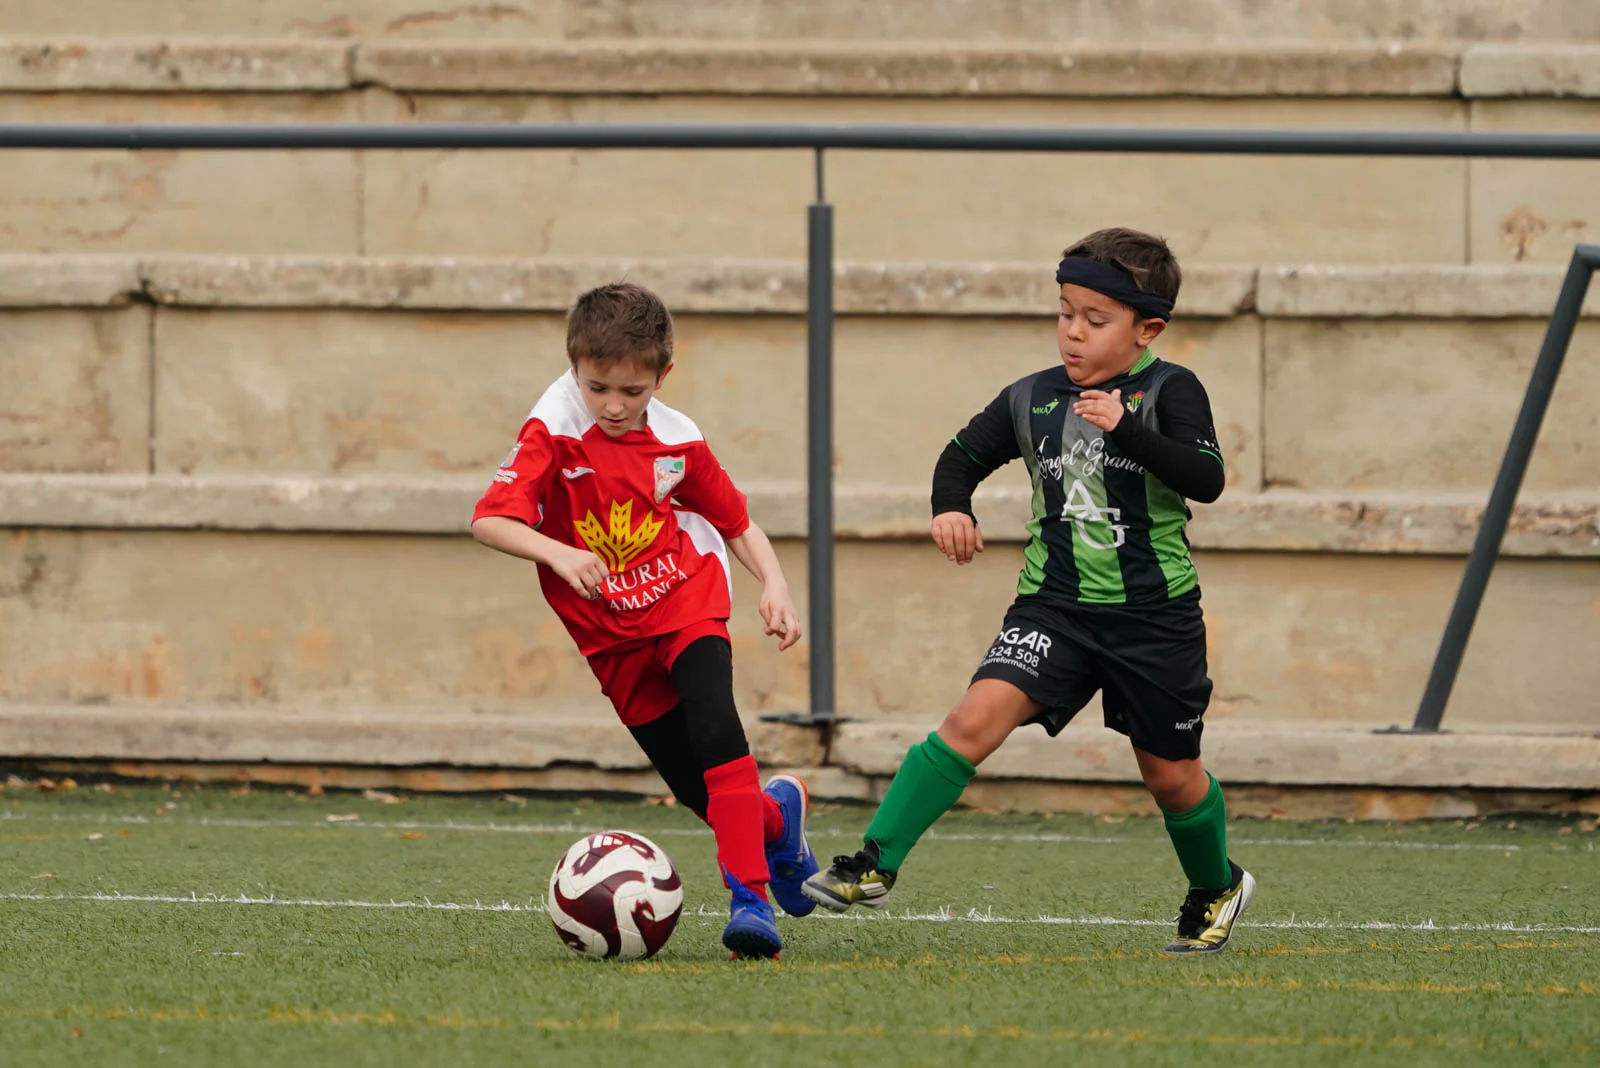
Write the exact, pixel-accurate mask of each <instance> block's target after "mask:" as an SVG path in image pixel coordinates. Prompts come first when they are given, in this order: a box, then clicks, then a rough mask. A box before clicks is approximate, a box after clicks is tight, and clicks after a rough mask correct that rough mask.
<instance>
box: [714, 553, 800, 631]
mask: <svg viewBox="0 0 1600 1068" xmlns="http://www.w3.org/2000/svg"><path fill="white" fill-rule="evenodd" d="M728 548H729V550H730V551H732V553H733V555H734V556H735V557H737V558H738V560H739V562H740V563H741V564H743V565H744V566H745V570H746V571H749V572H750V574H752V575H754V576H755V577H756V580H757V581H758V582H760V583H761V605H760V609H759V610H760V612H761V621H762V622H763V623H765V624H766V627H767V633H768V634H777V635H780V636H781V640H780V641H779V642H778V651H779V652H780V653H781V652H783V651H784V650H785V649H787V648H789V647H790V646H791V645H793V644H794V643H795V642H797V641H799V640H800V613H799V611H798V610H796V608H795V606H794V599H793V598H792V597H790V596H789V583H788V581H787V580H786V579H785V578H784V577H783V566H782V565H781V564H779V563H778V554H777V553H776V552H775V551H773V548H772V542H771V541H769V540H767V535H766V533H765V532H764V531H763V530H762V529H761V528H760V527H758V526H756V525H755V524H754V523H751V524H750V525H749V526H748V527H746V528H745V532H744V533H743V534H740V535H739V536H738V537H737V538H729V539H728Z"/></svg>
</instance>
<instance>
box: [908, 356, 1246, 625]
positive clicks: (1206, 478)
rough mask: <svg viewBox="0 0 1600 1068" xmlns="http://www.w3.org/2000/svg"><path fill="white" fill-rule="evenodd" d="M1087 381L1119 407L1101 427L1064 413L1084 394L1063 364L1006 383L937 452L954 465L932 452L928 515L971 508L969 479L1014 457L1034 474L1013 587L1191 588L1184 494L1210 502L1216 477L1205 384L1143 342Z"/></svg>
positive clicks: (1150, 599) (1073, 596)
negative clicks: (1117, 415)
mask: <svg viewBox="0 0 1600 1068" xmlns="http://www.w3.org/2000/svg"><path fill="white" fill-rule="evenodd" d="M1092 388H1094V389H1098V390H1101V391H1103V392H1106V393H1110V392H1112V391H1113V390H1119V389H1120V390H1121V391H1122V402H1123V406H1124V411H1123V414H1122V417H1121V419H1120V420H1119V421H1118V423H1117V425H1116V427H1115V428H1114V429H1113V430H1112V431H1111V432H1110V433H1103V432H1102V431H1101V430H1100V429H1099V428H1098V427H1096V426H1094V425H1093V424H1092V423H1090V422H1088V421H1087V420H1085V419H1083V418H1082V417H1080V416H1078V415H1075V414H1074V413H1073V405H1074V403H1075V402H1076V401H1077V399H1078V396H1079V394H1081V393H1082V392H1084V391H1083V389H1082V388H1080V387H1079V386H1076V385H1074V384H1073V383H1072V381H1071V379H1069V378H1068V377H1067V371H1066V368H1065V367H1061V366H1057V367H1053V368H1051V369H1050V370H1047V371H1041V372H1039V373H1038V374H1034V375H1029V376H1028V377H1026V378H1023V379H1021V380H1019V381H1017V382H1014V383H1012V384H1011V385H1010V386H1007V387H1006V388H1005V389H1004V390H1002V391H1001V393H1000V395H999V396H998V397H996V398H995V399H994V401H993V402H992V403H990V405H989V406H988V407H987V408H985V409H984V410H983V411H982V412H980V413H979V414H978V415H976V416H974V417H973V419H972V421H971V422H970V423H968V424H967V426H966V428H965V429H963V430H962V431H961V433H960V434H958V435H957V436H956V439H955V441H954V443H953V444H952V446H951V448H949V449H947V450H946V452H947V454H948V455H949V456H950V458H951V460H952V461H953V463H952V464H947V462H946V460H945V459H944V458H941V460H940V469H939V471H936V473H935V479H934V500H933V506H934V512H935V514H938V513H940V512H945V511H952V510H954V511H964V512H967V513H968V514H970V513H971V500H972V490H973V488H975V487H976V485H977V483H978V481H980V480H981V479H983V478H984V477H987V475H989V474H990V473H992V472H993V471H995V470H996V469H997V468H999V467H1001V466H1002V465H1004V464H1006V463H1008V462H1010V461H1011V460H1014V459H1018V458H1021V459H1022V460H1024V461H1025V462H1026V463H1027V465H1028V474H1029V476H1030V478H1031V479H1032V481H1033V518H1032V519H1031V520H1029V522H1028V532H1029V534H1031V535H1032V537H1031V539H1030V540H1029V542H1028V547H1027V549H1026V550H1025V552H1024V554H1023V559H1024V563H1023V567H1022V575H1021V578H1020V580H1019V582H1018V585H1017V592H1018V594H1019V595H1022V596H1029V597H1034V598H1037V599H1038V600H1040V601H1041V602H1044V603H1058V604H1107V605H1111V604H1121V605H1140V604H1155V603H1161V602H1165V601H1168V600H1171V599H1172V598H1175V597H1180V596H1183V595H1184V594H1187V593H1190V592H1191V591H1193V590H1195V589H1196V588H1197V587H1198V585H1199V578H1198V576H1197V575H1196V574H1195V568H1194V561H1193V560H1192V559H1191V557H1190V554H1189V539H1188V537H1187V536H1186V534H1185V527H1186V525H1187V523H1188V521H1189V515H1190V513H1189V507H1188V505H1187V503H1186V502H1185V498H1186V497H1188V498H1192V499H1195V500H1201V501H1211V500H1215V499H1216V498H1217V496H1218V495H1220V494H1221V492H1222V484H1223V470H1222V454H1221V450H1220V449H1218V447H1217V444H1216V431H1215V429H1214V427H1213V425H1212V417H1211V404H1210V401H1209V400H1208V398H1207V397H1206V392H1205V388H1204V387H1203V386H1202V385H1201V384H1200V380H1199V379H1198V378H1196V377H1195V375H1194V372H1192V371H1190V370H1189V369H1188V368H1186V367H1183V366H1181V365H1179V364H1174V363H1168V362H1166V361H1164V360H1159V359H1157V358H1156V357H1155V356H1153V355H1152V354H1151V353H1150V352H1149V351H1148V350H1147V351H1146V352H1145V354H1144V356H1143V358H1141V359H1140V360H1139V362H1138V363H1136V364H1135V365H1134V366H1133V367H1132V368H1130V369H1129V370H1128V371H1127V372H1126V373H1124V374H1122V375H1119V376H1118V377H1116V378H1114V379H1112V380H1110V381H1108V382H1103V383H1100V384H1099V385H1097V386H1094V387H1092ZM952 466H956V467H960V468H962V469H963V470H961V471H959V472H956V473H951V472H950V471H949V468H951V467H952ZM941 471H942V472H945V474H944V475H941V474H940V472H941Z"/></svg>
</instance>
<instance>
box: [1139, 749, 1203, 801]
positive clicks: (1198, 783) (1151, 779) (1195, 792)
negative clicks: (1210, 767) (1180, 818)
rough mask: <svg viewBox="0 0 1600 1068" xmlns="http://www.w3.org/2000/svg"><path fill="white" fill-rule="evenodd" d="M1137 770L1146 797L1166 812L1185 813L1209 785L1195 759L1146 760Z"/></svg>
mask: <svg viewBox="0 0 1600 1068" xmlns="http://www.w3.org/2000/svg"><path fill="white" fill-rule="evenodd" d="M1139 770H1140V771H1141V772H1142V773H1143V775H1144V784H1145V787H1146V788H1147V789H1148V790H1149V791H1150V796H1151V797H1152V798H1154V799H1155V802H1156V804H1158V805H1160V806H1161V807H1162V808H1163V809H1165V810H1166V811H1168V812H1186V811H1188V810H1189V809H1191V808H1193V807H1194V806H1196V805H1198V804H1199V803H1200V802H1201V801H1203V800H1205V796H1206V790H1207V789H1208V788H1209V786H1210V784H1211V781H1210V779H1208V778H1207V777H1206V773H1205V770H1204V769H1203V768H1202V767H1201V766H1200V762H1199V761H1198V760H1163V761H1160V762H1159V763H1157V762H1154V761H1150V762H1145V764H1144V766H1143V767H1141V768H1140V769H1139Z"/></svg>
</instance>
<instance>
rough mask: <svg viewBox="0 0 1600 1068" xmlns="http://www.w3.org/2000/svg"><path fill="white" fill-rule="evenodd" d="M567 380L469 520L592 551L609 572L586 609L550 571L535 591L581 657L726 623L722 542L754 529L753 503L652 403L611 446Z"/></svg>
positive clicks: (685, 424) (699, 443)
mask: <svg viewBox="0 0 1600 1068" xmlns="http://www.w3.org/2000/svg"><path fill="white" fill-rule="evenodd" d="M578 390H579V387H578V383H577V381H576V380H575V379H574V378H573V376H572V375H571V374H564V375H562V376H561V377H560V378H559V379H557V380H556V381H555V383H554V384H552V385H551V386H550V388H549V389H547V390H546V391H545V394H544V396H543V397H542V398H540V400H539V403H538V404H536V405H534V408H533V411H532V412H531V413H530V414H529V416H528V421H527V422H526V423H524V424H523V427H522V433H521V434H520V435H519V436H518V438H517V444H516V447H515V448H513V449H512V450H511V454H510V455H509V456H507V457H506V458H505V461H504V462H503V463H502V464H501V466H500V469H499V470H498V471H496V472H495V476H494V482H493V483H492V484H491V485H490V486H489V490H488V492H486V493H485V494H484V495H483V499H482V500H480V501H479V502H478V507H477V509H476V510H475V511H474V512H473V520H474V521H476V520H479V519H482V518H483V517H485V516H509V517H511V518H513V519H520V520H521V521H522V522H524V523H526V524H528V525H529V526H530V527H533V528H535V529H536V530H538V531H540V532H541V533H542V534H544V535H546V536H547V537H551V538H554V539H555V540H557V541H559V542H563V543H565V544H567V545H572V546H575V547H577V548H581V549H588V550H589V551H590V552H592V553H594V554H595V555H596V556H598V557H599V558H600V559H601V560H603V561H604V562H605V565H606V567H607V569H608V570H609V571H610V574H609V575H608V576H607V579H606V583H605V586H604V587H603V588H602V589H601V591H600V597H599V598H597V599H596V600H592V601H590V600H585V599H584V598H583V597H580V596H579V595H578V594H577V593H576V592H575V591H574V590H573V589H572V587H570V586H568V585H567V584H566V583H565V582H564V581H562V580H561V578H560V577H558V576H557V575H556V573H555V572H554V571H552V570H551V569H550V568H548V567H545V566H543V565H541V566H540V567H539V585H540V588H541V589H542V590H543V591H544V596H545V600H547V601H549V602H550V607H551V608H552V609H554V610H555V613H556V615H557V616H559V617H560V618H561V622H562V623H564V624H566V627H567V632H568V633H570V634H571V635H572V638H573V640H574V641H576V642H577V643H578V651H579V652H581V653H582V654H583V655H584V656H591V655H593V654H594V653H598V652H601V651H603V650H605V649H610V648H614V647H616V646H619V645H625V644H627V643H629V642H633V641H638V640H640V639H642V638H649V637H653V636H655V635H659V634H670V633H672V632H674V631H677V630H681V629H682V628H684V627H686V626H689V625H690V624H692V623H698V622H701V621H703V620H707V619H727V618H728V616H729V614H730V609H731V604H732V588H733V586H732V576H731V573H730V571H729V568H728V554H727V546H726V545H725V544H724V542H723V538H735V537H738V536H739V535H740V534H743V533H744V532H745V529H746V528H747V527H749V525H750V514H749V511H748V510H747V508H746V504H745V497H744V494H743V493H740V492H739V490H738V488H737V487H736V486H734V484H733V480H732V479H730V478H729V477H728V473H727V472H726V471H724V470H723V469H722V465H721V464H720V463H718V462H717V458H716V456H714V455H713V454H712V452H711V449H710V447H709V446H708V445H707V444H706V442H705V438H704V437H703V436H702V435H701V433H700V429H699V427H697V426H695V424H694V421H693V420H691V419H690V418H689V417H688V416H686V415H684V414H682V413H681V412H677V411H674V410H673V409H671V408H668V407H667V406H666V405H665V404H662V403H661V402H659V401H655V400H652V401H651V402H650V404H649V407H648V408H647V409H646V425H645V426H644V428H643V429H640V430H630V431H629V432H628V433H626V434H623V435H622V436H621V437H617V438H611V437H607V436H606V434H605V432H604V431H603V430H601V429H600V427H599V425H598V424H596V423H595V421H594V420H593V419H591V418H590V417H589V413H588V410H587V409H586V408H585V407H584V405H583V397H582V395H581V394H580V393H579V391H578Z"/></svg>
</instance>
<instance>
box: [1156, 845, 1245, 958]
mask: <svg viewBox="0 0 1600 1068" xmlns="http://www.w3.org/2000/svg"><path fill="white" fill-rule="evenodd" d="M1228 867H1230V868H1231V869H1233V883H1232V884H1231V885H1229V887H1228V888H1227V889H1226V890H1205V889H1200V888H1197V887H1191V888H1190V890H1189V896H1188V897H1186V898H1184V899H1183V908H1181V909H1180V910H1179V911H1178V937H1177V938H1175V939H1173V940H1172V944H1171V945H1169V946H1167V948H1166V949H1165V950H1164V951H1163V952H1165V953H1166V954H1167V955H1169V956H1173V957H1187V956H1191V955H1193V954H1196V953H1221V952H1222V950H1223V947H1225V946H1226V945H1227V944H1228V937H1229V936H1230V935H1232V934H1233V925H1234V922H1235V921H1237V920H1238V919H1239V917H1240V916H1241V915H1243V914H1244V910H1245V909H1247V908H1249V907H1250V902H1251V901H1252V900H1254V898H1255V896H1256V880H1255V877H1254V876H1253V875H1251V874H1250V873H1249V872H1247V871H1245V870H1244V869H1243V868H1241V867H1239V865H1237V864H1235V863H1234V862H1233V861H1231V860H1230V861H1228Z"/></svg>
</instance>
